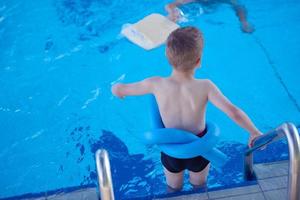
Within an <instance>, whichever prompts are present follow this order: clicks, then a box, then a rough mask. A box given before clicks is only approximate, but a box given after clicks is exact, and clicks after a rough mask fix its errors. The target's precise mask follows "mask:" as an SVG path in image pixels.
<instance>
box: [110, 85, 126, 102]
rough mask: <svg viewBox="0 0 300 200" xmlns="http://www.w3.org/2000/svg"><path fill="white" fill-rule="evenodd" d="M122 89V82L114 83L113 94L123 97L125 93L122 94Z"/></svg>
mask: <svg viewBox="0 0 300 200" xmlns="http://www.w3.org/2000/svg"><path fill="white" fill-rule="evenodd" d="M121 90H122V84H120V83H117V84H114V85H113V86H112V87H111V92H112V93H113V95H114V96H116V97H119V98H121V99H123V98H124V95H123V94H122V92H121Z"/></svg>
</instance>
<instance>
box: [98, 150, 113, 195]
mask: <svg viewBox="0 0 300 200" xmlns="http://www.w3.org/2000/svg"><path fill="white" fill-rule="evenodd" d="M96 166H97V173H98V183H99V193H100V195H101V200H114V199H115V196H114V190H113V184H112V178H111V170H110V163H109V157H108V153H107V151H106V150H105V149H98V150H97V151H96Z"/></svg>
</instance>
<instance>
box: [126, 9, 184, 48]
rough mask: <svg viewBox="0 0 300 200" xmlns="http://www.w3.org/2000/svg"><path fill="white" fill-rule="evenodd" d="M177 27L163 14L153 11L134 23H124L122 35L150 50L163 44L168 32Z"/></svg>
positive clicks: (177, 26)
mask: <svg viewBox="0 0 300 200" xmlns="http://www.w3.org/2000/svg"><path fill="white" fill-rule="evenodd" d="M177 28H179V25H178V24H176V23H174V22H172V21H171V20H169V19H168V18H166V17H165V16H163V15H160V14H156V13H153V14H151V15H148V16H146V17H145V18H144V19H142V20H140V21H138V22H137V23H135V24H125V25H123V27H122V31H121V33H122V35H124V36H125V37H126V38H127V39H129V40H130V41H131V42H133V43H135V44H137V45H138V46H140V47H142V48H144V49H146V50H150V49H153V48H156V47H158V46H160V45H161V44H163V43H164V42H165V41H166V40H167V38H168V36H169V34H170V33H171V32H172V31H173V30H175V29H177Z"/></svg>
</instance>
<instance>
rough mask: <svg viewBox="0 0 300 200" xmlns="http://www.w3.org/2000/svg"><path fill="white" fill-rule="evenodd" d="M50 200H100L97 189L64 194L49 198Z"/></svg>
mask: <svg viewBox="0 0 300 200" xmlns="http://www.w3.org/2000/svg"><path fill="white" fill-rule="evenodd" d="M47 199H48V200H73V199H74V200H98V197H97V193H96V189H95V188H88V189H84V190H79V191H74V192H70V193H63V194H61V195H55V196H51V197H48V198H47Z"/></svg>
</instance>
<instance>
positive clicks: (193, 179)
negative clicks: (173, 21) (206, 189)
mask: <svg viewBox="0 0 300 200" xmlns="http://www.w3.org/2000/svg"><path fill="white" fill-rule="evenodd" d="M166 45H167V48H166V56H167V58H168V61H169V63H170V65H171V66H172V68H173V71H172V73H171V75H170V77H166V78H164V77H151V78H147V79H145V80H143V81H140V82H137V83H131V84H121V83H118V84H115V85H113V86H112V93H113V94H114V95H115V96H117V97H119V98H124V97H126V96H135V95H145V94H153V95H154V96H155V98H156V101H157V104H158V108H159V111H160V114H161V118H162V121H163V123H164V125H165V127H166V128H177V129H182V130H186V131H190V132H192V133H194V134H195V135H198V136H199V137H202V136H204V135H205V134H206V125H205V124H206V119H205V116H206V107H207V104H208V102H211V103H212V104H214V105H215V106H216V107H218V108H219V109H220V110H222V111H223V112H224V113H226V114H227V115H228V116H229V117H230V118H231V119H232V120H233V121H235V122H236V123H237V124H238V125H240V126H241V127H242V128H245V129H246V130H247V131H248V132H249V133H250V137H249V145H252V143H253V140H254V139H255V138H256V137H258V136H260V135H261V134H262V133H261V132H260V131H259V130H258V129H257V128H256V127H255V125H254V124H253V123H252V121H251V120H250V119H249V117H248V116H247V115H246V114H245V113H244V112H243V111H242V110H241V109H239V108H238V107H236V106H235V105H233V104H232V103H231V102H230V101H229V100H228V99H227V98H226V97H225V96H224V95H223V94H222V92H221V91H220V90H219V89H218V88H217V86H216V85H215V84H214V83H213V82H212V81H210V80H208V79H196V78H194V75H195V70H196V69H197V68H199V67H200V63H201V57H202V49H203V37H202V33H201V32H200V31H199V30H198V29H197V28H194V27H184V28H178V29H176V30H175V31H173V32H172V33H171V34H170V35H169V37H168V39H167V44H166ZM199 148H201V146H199ZM161 162H162V165H163V167H164V173H165V176H166V181H167V185H168V190H169V191H178V190H181V188H182V186H183V178H184V171H185V169H187V170H188V171H189V179H190V183H191V184H192V185H193V186H194V188H198V187H201V186H205V183H206V179H207V176H208V172H209V168H210V162H209V160H206V159H205V158H204V157H202V156H197V157H194V158H190V159H177V158H174V157H171V156H169V155H167V154H165V153H161Z"/></svg>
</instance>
